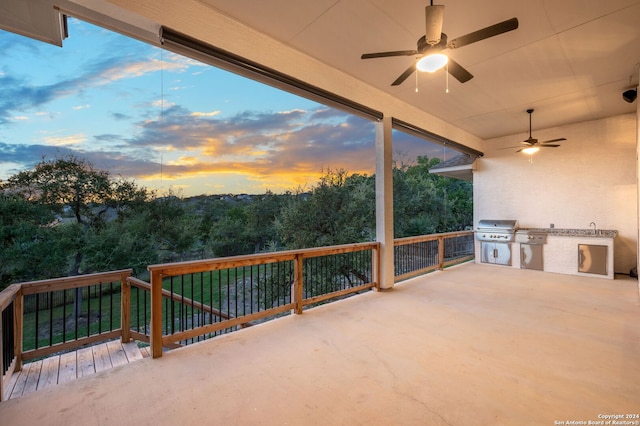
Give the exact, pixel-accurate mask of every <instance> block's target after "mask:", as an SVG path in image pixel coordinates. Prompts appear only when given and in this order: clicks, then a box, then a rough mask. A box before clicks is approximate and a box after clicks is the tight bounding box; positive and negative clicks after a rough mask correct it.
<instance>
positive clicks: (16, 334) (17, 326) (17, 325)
mask: <svg viewBox="0 0 640 426" xmlns="http://www.w3.org/2000/svg"><path fill="white" fill-rule="evenodd" d="M23 313H24V294H22V288H21V289H20V290H19V291H18V294H16V299H15V300H14V301H13V327H14V328H13V341H14V343H13V356H15V357H16V368H15V371H20V370H22V336H23V333H24V314H23Z"/></svg>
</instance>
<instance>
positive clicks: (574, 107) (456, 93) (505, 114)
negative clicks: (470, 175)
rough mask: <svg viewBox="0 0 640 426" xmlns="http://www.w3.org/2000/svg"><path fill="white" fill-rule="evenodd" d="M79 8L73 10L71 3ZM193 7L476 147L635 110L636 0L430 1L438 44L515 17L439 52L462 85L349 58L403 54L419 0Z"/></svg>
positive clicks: (421, 21)
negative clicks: (496, 31)
mask: <svg viewBox="0 0 640 426" xmlns="http://www.w3.org/2000/svg"><path fill="white" fill-rule="evenodd" d="M79 1H80V2H82V1H83V0H79ZM199 2H200V3H203V4H205V5H207V6H208V7H210V8H212V9H215V10H216V11H218V12H220V13H222V14H223V15H226V16H228V17H230V18H231V19H233V20H236V21H238V22H240V23H242V24H244V25H246V26H248V27H251V28H253V29H255V30H257V31H258V32H260V33H263V34H265V35H266V36H268V37H272V38H274V39H276V40H278V41H279V42H281V43H283V44H285V45H287V46H290V47H292V48H294V49H297V50H299V51H301V52H303V53H305V54H306V55H309V56H311V57H313V58H314V59H317V60H319V61H321V62H323V63H325V64H328V65H330V66H331V67H334V68H336V69H338V70H341V71H343V72H345V73H347V74H349V75H351V76H354V77H356V78H358V79H360V80H362V81H364V82H366V83H367V84H369V85H371V86H373V87H375V88H377V89H380V90H383V91H385V92H387V93H389V94H391V95H392V96H394V97H397V98H399V99H401V100H402V101H404V102H407V103H408V104H411V105H413V106H415V107H417V108H419V109H421V110H423V111H425V112H427V113H429V114H431V115H433V116H435V117H438V118H440V119H442V120H444V121H445V122H448V123H450V124H452V125H454V126H456V127H458V128H461V129H463V130H465V131H467V132H469V133H471V134H472V135H475V136H477V137H479V138H481V139H489V138H494V137H499V136H504V135H510V134H516V133H523V134H524V133H526V132H527V131H528V115H527V114H526V112H525V110H526V109H527V108H535V109H536V112H535V114H534V117H533V118H534V119H533V128H534V130H535V129H538V128H548V127H555V126H561V125H566V124H571V123H578V122H582V121H587V120H594V119H599V118H604V117H610V116H615V115H619V114H625V113H630V112H633V111H635V110H636V104H635V103H628V102H625V101H624V100H623V99H622V92H623V91H624V90H626V89H628V88H630V87H632V86H636V85H637V84H638V76H637V72H638V70H637V64H638V63H639V62H640V49H639V46H640V25H638V22H640V1H638V0H611V1H606V2H604V1H601V0H587V1H585V0H562V1H554V0H539V1H531V0H487V1H482V2H478V1H474V0H456V1H452V0H439V1H435V2H434V3H435V4H443V5H445V16H444V25H443V32H444V33H445V34H447V35H448V36H449V39H452V38H457V37H460V36H462V35H465V34H468V33H470V32H473V31H475V30H478V29H481V28H484V27H487V26H489V25H493V24H496V23H498V22H501V21H504V20H507V19H509V18H512V17H517V18H518V21H519V28H518V29H516V30H514V31H511V32H509V33H505V34H502V35H499V36H496V37H492V38H489V39H486V40H483V41H480V42H477V43H473V44H471V45H467V46H463V47H461V48H459V49H454V50H447V53H448V54H450V56H451V57H452V58H453V59H454V60H455V61H456V62H458V63H459V64H461V65H462V66H464V67H465V68H466V69H467V70H468V71H469V72H471V74H473V76H474V78H473V79H471V80H470V81H468V82H466V83H464V84H461V83H459V82H458V81H457V80H455V79H454V78H449V93H446V92H445V86H446V77H445V76H446V73H445V71H444V70H440V71H438V72H435V73H433V74H428V73H420V75H419V78H418V83H417V85H418V89H419V91H418V92H417V93H416V90H415V89H416V79H415V76H414V75H412V76H410V77H409V78H408V79H407V80H406V81H405V82H404V83H403V84H401V85H399V86H391V83H392V82H393V81H394V80H395V79H396V78H397V77H398V76H399V75H400V74H401V73H402V72H403V71H404V70H405V69H407V68H408V67H409V66H411V64H412V63H413V61H414V57H413V56H404V57H391V58H380V59H368V60H362V59H360V56H361V54H363V53H370V52H379V51H393V50H411V49H415V48H416V42H417V40H418V39H419V38H420V37H421V36H422V35H424V33H425V18H424V8H425V6H426V5H427V4H429V2H427V1H425V0H407V1H402V2H391V1H385V0H349V1H345V0H319V1H313V2H305V3H303V4H301V3H300V2H297V1H294V0H275V1H269V2H238V1H235V0H199Z"/></svg>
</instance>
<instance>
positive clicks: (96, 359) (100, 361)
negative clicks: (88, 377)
mask: <svg viewBox="0 0 640 426" xmlns="http://www.w3.org/2000/svg"><path fill="white" fill-rule="evenodd" d="M91 350H92V351H93V365H94V367H95V369H96V371H95V372H96V373H97V372H99V371H104V370H108V369H110V368H113V364H111V358H110V357H109V349H108V348H107V344H106V343H101V344H99V345H94V346H91Z"/></svg>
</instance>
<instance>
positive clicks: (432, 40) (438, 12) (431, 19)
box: [424, 4, 444, 46]
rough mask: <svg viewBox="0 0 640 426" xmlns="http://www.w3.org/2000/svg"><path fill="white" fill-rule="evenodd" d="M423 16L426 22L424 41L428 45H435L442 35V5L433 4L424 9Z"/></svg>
mask: <svg viewBox="0 0 640 426" xmlns="http://www.w3.org/2000/svg"><path fill="white" fill-rule="evenodd" d="M424 16H425V22H426V30H425V40H426V42H427V43H428V44H430V45H432V46H433V45H436V44H438V43H439V42H440V35H441V34H442V21H443V20H444V5H436V6H434V5H433V4H432V5H431V6H426V7H425V8H424Z"/></svg>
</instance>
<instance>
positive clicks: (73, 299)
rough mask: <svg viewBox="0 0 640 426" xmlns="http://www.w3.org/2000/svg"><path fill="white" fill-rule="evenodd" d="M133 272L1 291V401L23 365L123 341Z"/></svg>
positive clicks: (65, 280) (25, 284) (22, 285)
mask: <svg viewBox="0 0 640 426" xmlns="http://www.w3.org/2000/svg"><path fill="white" fill-rule="evenodd" d="M131 272H132V271H131V270H130V269H127V270H121V271H113V272H105V273H98V274H88V275H80V276H74V277H66V278H57V279H51V280H42V281H32V282H26V283H20V284H12V285H11V286H9V287H8V288H6V289H5V290H3V291H2V292H1V293H0V311H1V315H0V330H1V332H2V336H1V339H0V353H1V354H2V379H1V380H0V400H1V398H2V395H3V387H4V384H5V381H7V380H8V379H9V378H10V377H11V374H13V372H15V371H19V370H20V369H21V368H22V363H23V362H24V361H29V360H32V359H36V358H40V357H45V356H47V355H50V354H53V353H56V352H62V351H66V350H70V349H75V348H78V347H81V346H83V345H89V344H93V343H97V342H102V341H105V340H110V339H114V338H117V337H120V338H122V339H123V341H125V340H124V338H125V335H124V334H123V330H126V331H128V330H129V325H128V323H127V318H128V316H129V308H128V306H129V305H125V304H123V301H124V300H128V296H124V297H123V291H124V290H126V288H127V287H126V279H127V277H129V276H130V275H131ZM125 306H126V307H125ZM127 336H128V335H127ZM126 341H128V337H127V340H126Z"/></svg>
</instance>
